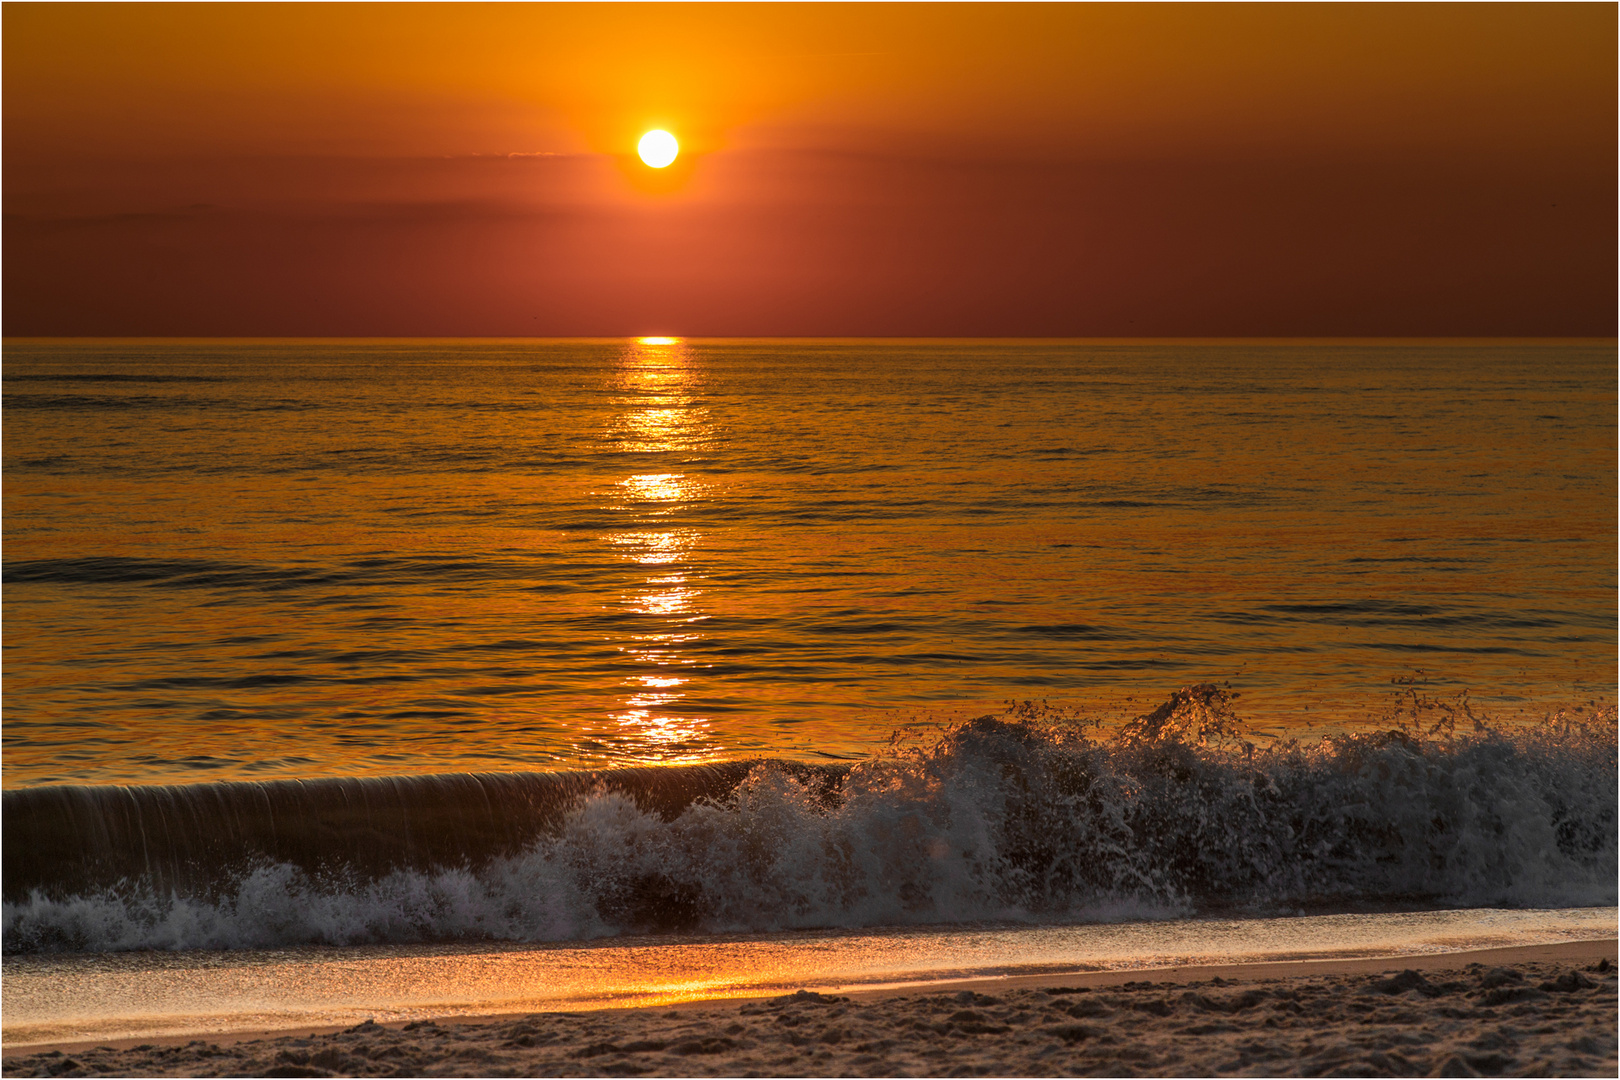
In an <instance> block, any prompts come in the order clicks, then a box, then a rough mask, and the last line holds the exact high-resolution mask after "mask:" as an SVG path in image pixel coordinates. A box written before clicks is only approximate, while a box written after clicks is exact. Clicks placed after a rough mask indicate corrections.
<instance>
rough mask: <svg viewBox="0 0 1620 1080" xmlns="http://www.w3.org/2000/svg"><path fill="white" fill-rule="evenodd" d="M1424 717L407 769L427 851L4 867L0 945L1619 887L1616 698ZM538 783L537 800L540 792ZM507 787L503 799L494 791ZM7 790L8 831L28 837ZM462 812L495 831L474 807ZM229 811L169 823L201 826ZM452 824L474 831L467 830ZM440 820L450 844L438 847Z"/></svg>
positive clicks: (1195, 695) (979, 735)
mask: <svg viewBox="0 0 1620 1080" xmlns="http://www.w3.org/2000/svg"><path fill="white" fill-rule="evenodd" d="M1413 712H1414V714H1416V713H1418V712H1419V710H1413ZM1426 715H1427V716H1428V720H1429V722H1427V723H1415V722H1410V721H1411V717H1410V716H1408V717H1407V718H1406V719H1407V720H1408V721H1409V722H1407V723H1406V724H1404V726H1401V727H1395V728H1391V729H1389V730H1385V731H1380V732H1375V733H1368V734H1360V735H1343V736H1337V737H1332V738H1327V739H1323V740H1321V741H1319V742H1317V743H1314V744H1309V745H1305V744H1300V743H1296V742H1287V743H1283V744H1272V745H1267V746H1256V745H1255V744H1254V743H1253V742H1252V741H1250V739H1249V738H1248V737H1246V735H1245V731H1244V727H1243V725H1242V724H1241V722H1240V721H1239V720H1238V719H1237V717H1236V716H1235V715H1234V714H1233V711H1232V700H1231V697H1230V696H1229V695H1228V694H1227V692H1226V691H1224V690H1222V689H1220V688H1218V687H1214V686H1209V685H1203V686H1195V687H1188V688H1186V689H1184V690H1182V691H1180V692H1178V693H1177V694H1175V695H1174V696H1173V697H1172V698H1171V699H1170V700H1169V701H1167V702H1166V703H1165V704H1164V705H1163V706H1161V707H1160V708H1159V709H1157V710H1155V711H1154V712H1152V713H1150V714H1148V715H1147V716H1144V717H1141V718H1140V719H1138V720H1136V721H1134V722H1132V723H1131V724H1128V725H1126V726H1125V727H1124V728H1123V729H1121V730H1120V731H1118V732H1117V733H1115V734H1114V735H1113V736H1112V737H1109V738H1103V737H1101V736H1100V735H1099V734H1098V732H1097V731H1096V730H1095V729H1093V728H1090V727H1088V726H1086V725H1083V724H1079V723H1074V722H1062V721H1052V720H1048V719H1045V718H1043V717H1040V716H1038V715H1035V714H1034V711H1033V710H1022V711H1021V710H1013V711H1010V712H1009V713H1007V714H1005V715H1002V716H987V717H981V718H979V719H977V720H972V721H969V722H967V723H964V724H961V725H958V726H955V727H953V728H950V729H948V730H946V731H944V732H943V733H942V734H940V735H939V736H938V737H937V738H935V739H934V740H932V741H931V742H924V743H921V744H912V745H908V746H903V747H900V748H897V749H896V750H894V751H893V752H892V753H889V754H886V755H883V756H880V757H877V758H873V759H871V760H868V761H865V762H861V763H859V764H857V765H854V766H852V767H851V768H849V769H848V771H847V772H844V771H842V770H838V769H816V768H811V767H806V766H802V765H796V764H790V763H781V762H763V763H758V764H753V765H747V766H743V767H740V768H739V767H735V766H734V767H732V768H731V769H726V768H716V767H705V768H707V769H708V770H709V771H708V772H690V771H687V772H686V775H685V777H684V779H677V774H680V773H682V772H683V770H626V771H624V772H622V773H620V774H603V775H599V776H596V777H594V778H593V779H589V780H588V781H587V779H585V778H581V777H579V776H575V777H574V778H573V779H572V780H570V781H568V782H567V783H563V782H562V781H557V780H555V779H553V780H550V781H547V782H546V783H545V784H540V783H538V782H536V783H534V784H530V785H529V786H528V787H524V786H523V785H522V784H521V783H520V782H519V781H518V780H516V779H511V780H509V781H508V787H507V788H501V787H500V786H499V785H498V784H493V783H491V784H485V783H478V784H466V783H463V784H462V786H461V787H460V788H454V790H459V791H462V792H463V795H464V797H465V798H466V799H467V800H470V801H471V802H476V803H478V805H480V806H483V807H484V808H485V810H484V811H482V813H483V814H484V816H483V817H482V818H479V817H478V816H477V815H473V816H472V817H467V815H466V814H463V816H462V817H460V818H458V817H456V816H455V815H454V814H451V815H449V816H445V815H446V814H447V813H448V812H449V811H448V809H447V807H449V806H450V805H451V803H453V801H454V800H453V799H451V797H450V795H448V794H446V793H447V792H449V791H451V790H452V788H446V787H444V786H443V785H440V786H438V787H432V786H427V787H420V786H419V788H414V787H411V786H409V785H406V786H404V787H397V786H396V787H395V788H394V789H392V790H394V791H395V793H396V796H398V793H399V792H405V793H407V794H409V793H410V792H413V791H417V790H419V789H420V790H422V791H436V792H438V793H439V794H438V796H436V797H438V798H440V799H441V805H438V806H437V809H436V810H435V812H434V813H433V814H432V815H429V817H428V818H422V817H420V816H418V817H416V818H413V819H411V820H412V821H413V822H414V824H413V826H412V827H413V828H417V829H421V828H424V827H426V826H427V824H428V823H429V822H430V821H432V820H439V821H442V822H444V823H446V833H447V835H446V836H441V837H439V838H437V840H436V842H435V845H430V847H431V850H432V851H433V852H436V853H438V854H434V855H433V857H432V858H424V853H426V852H427V851H428V850H429V849H427V848H423V849H421V850H417V851H415V852H414V855H413V853H412V852H411V851H407V850H406V849H405V848H400V847H398V846H397V845H396V846H395V848H394V849H393V850H395V852H396V855H397V856H398V857H396V858H393V859H392V860H391V862H390V864H389V865H387V866H386V867H384V866H379V865H375V864H374V865H370V866H366V865H360V864H358V863H354V862H344V861H342V860H333V859H326V860H321V859H313V858H305V859H304V860H303V864H302V865H300V864H296V863H294V862H290V861H287V860H279V861H278V860H272V859H268V858H263V857H261V858H259V859H258V860H257V861H256V862H255V861H254V860H252V859H251V858H248V856H247V854H246V853H242V852H239V853H238V855H237V857H235V858H225V857H224V856H223V855H221V854H219V853H220V851H221V850H222V849H220V848H219V847H218V846H217V845H215V846H214V847H212V848H210V847H208V846H207V845H203V846H201V847H198V848H197V849H196V850H198V851H204V850H208V851H212V852H214V857H218V858H221V859H222V860H223V861H222V862H221V863H220V864H219V865H218V866H215V867H212V868H204V869H205V870H208V873H203V872H200V871H198V872H193V873H191V874H190V876H189V877H186V876H185V875H181V877H184V878H185V880H188V881H190V882H191V884H190V885H189V886H187V887H181V886H180V885H178V884H176V882H177V881H179V880H180V878H173V879H165V878H163V877H162V876H161V875H158V876H155V877H154V876H140V875H126V876H124V877H123V878H121V879H120V880H118V881H116V882H111V883H105V884H101V885H97V886H94V887H89V888H64V887H62V885H61V883H53V882H50V881H34V882H29V883H26V886H25V887H24V888H22V889H21V890H18V891H14V886H15V884H16V883H15V882H14V881H12V880H8V881H7V882H6V886H7V900H6V902H5V904H4V931H3V936H4V948H5V950H6V952H8V953H24V952H37V951H50V950H97V951H104V950H118V949H137V948H168V949H174V948H251V947H267V946H276V945H290V944H300V943H331V944H363V943H370V942H424V941H447V940H507V941H555V940H571V939H582V938H590V937H598V936H604V935H611V934H616V933H633V932H731V931H773V930H784V929H791V928H810V927H860V926H878V925H905V924H949V923H958V922H965V921H977V920H1010V921H1062V922H1071V921H1087V920H1096V919H1111V918H1118V917H1125V916H1132V917H1143V916H1153V915H1181V914H1198V913H1208V912H1215V911H1222V912H1232V911H1245V912H1253V913H1274V912H1290V911H1297V910H1299V909H1301V908H1309V909H1311V910H1313V911H1336V910H1356V909H1364V908H1367V907H1389V906H1420V907H1421V906H1427V905H1447V906H1462V907H1471V906H1579V905H1591V904H1613V903H1615V900H1616V885H1615V882H1616V871H1617V860H1616V845H1617V840H1616V777H1617V770H1616V727H1615V716H1614V711H1613V710H1612V709H1608V710H1603V711H1600V712H1598V713H1595V714H1590V715H1586V716H1583V717H1580V718H1570V717H1560V718H1557V719H1555V720H1554V721H1550V722H1547V723H1544V724H1542V725H1540V726H1537V727H1533V728H1527V729H1514V730H1508V729H1501V728H1495V727H1492V726H1490V725H1489V724H1486V723H1483V722H1479V721H1477V720H1476V721H1474V722H1473V723H1472V727H1473V730H1467V731H1463V732H1459V731H1458V730H1456V729H1457V727H1458V726H1464V727H1466V726H1469V725H1458V724H1456V723H1455V720H1456V718H1457V716H1458V715H1459V714H1458V713H1457V711H1456V710H1451V711H1449V712H1447V711H1445V710H1441V711H1440V712H1439V713H1438V714H1435V713H1433V712H1431V713H1429V714H1426ZM1435 715H1439V717H1440V722H1438V723H1435V722H1433V720H1434V716H1435ZM1461 715H1463V716H1464V718H1465V719H1471V716H1469V715H1468V714H1466V710H1464V712H1463V713H1462V714H1461ZM548 785H549V786H548ZM217 786H219V785H216V787H217ZM225 786H226V787H229V786H230V785H225ZM128 790H136V789H128ZM334 790H336V789H334ZM355 790H356V791H360V792H361V793H362V794H367V795H368V797H370V796H376V795H377V792H380V791H382V790H383V789H382V788H377V789H376V791H373V790H372V789H371V788H361V789H355ZM541 790H544V791H547V792H551V793H552V794H551V795H548V796H547V798H546V799H541V800H536V799H535V798H533V797H531V796H532V795H533V792H535V791H541ZM502 791H505V792H507V794H508V795H509V796H511V797H510V798H508V800H507V801H506V802H505V803H499V802H491V800H492V799H493V798H495V797H496V795H499V793H500V792H502ZM518 791H522V792H528V793H529V794H528V795H525V796H524V798H526V799H528V801H527V802H525V801H524V798H518V797H517V796H515V795H511V793H512V792H518ZM492 792H494V793H496V795H492V794H491V793H492ZM655 792H656V793H661V794H659V795H658V796H657V797H654V794H653V793H655ZM11 794H12V793H8V804H7V813H8V821H7V826H8V835H7V846H8V848H9V847H11V846H12V845H14V844H15V843H17V842H19V840H22V839H24V838H21V837H20V836H19V835H18V833H17V832H15V831H14V828H15V824H16V823H15V822H14V821H13V820H11V817H10V815H11V808H12V805H13V804H12V802H11V801H9V800H10V796H11ZM19 794H21V793H19ZM351 794H352V793H351ZM214 797H216V798H219V797H224V796H214ZM443 800H450V801H449V802H443ZM682 800H685V801H682ZM343 802H344V804H345V805H347V806H349V811H348V814H349V816H348V818H346V819H345V820H346V822H347V824H346V825H345V828H348V829H351V830H354V829H358V830H360V833H359V835H362V836H363V835H366V834H367V833H366V830H370V831H371V833H372V834H374V835H376V836H378V837H382V838H384V839H386V835H387V829H388V828H389V823H390V822H393V823H394V824H395V826H396V827H397V825H398V822H399V821H400V820H402V819H401V818H400V814H401V809H400V806H399V805H398V797H396V798H395V799H394V800H393V801H389V800H386V799H385V800H382V801H381V802H375V801H373V802H366V800H361V803H363V804H364V805H360V806H359V807H358V809H357V808H356V806H355V799H354V798H353V797H345V799H344V800H343ZM368 806H369V807H371V810H368V809H367V807H368ZM525 806H527V807H528V809H527V810H524V809H523V808H524V807H525ZM492 810H498V811H499V812H498V813H493V812H492ZM373 812H374V814H375V820H373V819H372V818H368V817H367V815H368V813H373ZM321 813H325V814H326V817H324V818H321V820H320V821H316V822H298V821H288V820H283V821H281V822H280V823H279V829H280V830H281V833H280V834H279V835H282V836H291V835H297V836H298V839H297V843H296V845H295V846H297V847H298V849H299V850H300V851H302V852H304V853H305V855H308V854H309V851H310V845H314V846H316V847H318V846H319V840H320V837H322V836H323V835H324V836H328V837H332V836H334V835H335V834H334V832H333V830H332V828H331V827H330V821H331V814H330V809H329V808H328V810H326V811H321ZM469 813H470V812H469ZM524 813H527V814H528V815H529V817H528V818H527V819H526V822H525V821H520V820H517V818H518V817H521V816H522V815H523V814H524ZM317 816H319V815H317ZM406 816H407V817H409V815H406ZM475 819H476V820H479V821H484V822H485V825H486V826H487V827H480V828H476V829H472V828H470V827H468V826H466V824H465V823H466V821H471V820H475ZM222 821H223V819H222V818H218V817H215V818H213V819H207V818H197V819H195V820H193V821H190V822H180V823H173V824H174V827H177V828H181V829H182V830H184V829H194V830H205V831H206V830H208V829H210V828H223V827H224V825H222V824H221V822H222ZM457 822H460V823H461V826H460V827H463V828H469V831H467V832H466V833H465V834H459V835H458V834H457V832H456V828H457V827H458V826H457V825H456V823H457ZM89 824H90V825H93V824H95V823H89ZM496 826H498V828H495V827H496ZM85 827H86V828H87V829H89V825H85ZM490 828H495V833H494V834H492V833H491V832H490ZM301 829H302V831H300V830H301ZM514 830H515V831H514ZM525 830H527V832H525ZM90 831H93V830H90ZM88 834H89V833H88V832H87V834H86V835H88ZM496 834H498V838H499V841H498V843H494V844H493V846H491V844H492V842H491V841H490V839H489V837H490V836H491V835H496ZM256 835H257V834H256ZM520 835H521V836H526V837H527V839H525V840H524V841H523V842H522V844H521V845H519V846H518V847H516V848H513V847H512V846H511V845H512V844H513V839H512V838H513V837H514V836H520ZM457 839H459V840H460V841H462V842H463V845H462V848H461V850H460V853H459V857H457V858H454V859H445V858H444V857H443V855H442V852H443V851H444V850H445V844H446V843H448V842H450V841H452V840H457ZM334 842H335V841H334ZM387 846H388V845H387V844H386V843H384V844H383V847H385V848H386V847H387ZM413 858H414V860H415V861H413ZM244 860H246V861H244ZM193 869H194V870H195V868H193ZM210 874H211V875H212V876H210ZM11 876H12V875H11V874H10V873H9V872H8V878H10V877H11ZM164 882H166V883H164Z"/></svg>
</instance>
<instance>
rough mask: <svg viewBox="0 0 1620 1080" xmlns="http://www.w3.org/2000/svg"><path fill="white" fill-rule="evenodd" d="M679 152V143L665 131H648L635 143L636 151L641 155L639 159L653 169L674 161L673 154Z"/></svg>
mask: <svg viewBox="0 0 1620 1080" xmlns="http://www.w3.org/2000/svg"><path fill="white" fill-rule="evenodd" d="M680 152H681V147H680V144H679V143H677V142H676V141H675V136H673V135H671V134H670V133H669V132H667V131H649V132H647V134H645V135H643V136H642V137H641V142H639V143H637V144H636V153H638V154H640V155H641V160H642V161H645V162H646V163H647V164H648V165H651V166H652V167H653V168H655V169H662V168H663V167H664V166H665V165H668V164H669V163H670V162H672V161H674V160H675V155H676V154H678V153H680Z"/></svg>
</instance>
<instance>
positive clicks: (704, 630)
mask: <svg viewBox="0 0 1620 1080" xmlns="http://www.w3.org/2000/svg"><path fill="white" fill-rule="evenodd" d="M4 374H5V425H4V457H5V477H6V484H5V553H4V579H5V590H4V602H5V622H6V641H5V727H4V750H5V753H4V782H5V786H6V788H7V789H8V790H10V789H15V788H20V787H28V786H36V785H50V784H108V783H136V784H174V783H184V782H193V781H199V780H258V779H268V778H288V779H309V778H313V777H344V776H363V775H370V776H384V775H399V774H411V773H421V774H447V773H467V772H488V771H512V772H535V771H553V770H580V769H602V768H615V767H634V766H642V765H650V764H682V763H684V764H695V763H703V762H717V761H743V760H750V759H759V758H780V759H797V760H805V761H815V760H820V761H836V762H844V763H850V762H856V761H860V760H863V759H865V758H867V757H868V756H870V755H871V754H872V753H873V752H874V751H876V750H877V749H879V748H881V747H883V746H884V745H886V744H887V741H888V739H889V737H890V735H891V734H892V733H893V732H894V731H895V730H896V728H898V727H900V726H902V725H905V724H908V723H913V722H918V721H927V720H933V719H937V720H959V719H965V718H968V717H972V716H977V715H982V714H984V713H990V712H999V711H1000V710H1002V709H1004V708H1005V706H1006V703H1007V702H1008V701H1010V700H1011V701H1023V700H1026V699H1035V700H1045V701H1047V702H1049V703H1051V704H1052V705H1053V706H1054V707H1068V708H1071V709H1075V710H1079V711H1082V712H1083V711H1086V710H1091V711H1092V712H1094V713H1096V714H1097V715H1105V714H1106V715H1109V716H1113V717H1115V718H1116V719H1125V718H1129V717H1130V716H1134V715H1139V714H1140V713H1141V712H1144V711H1146V710H1147V709H1150V708H1152V707H1153V706H1154V705H1156V704H1157V703H1159V702H1161V701H1163V700H1164V699H1165V697H1166V696H1167V695H1168V694H1169V693H1170V692H1171V691H1173V690H1175V689H1176V688H1177V687H1179V686H1183V685H1189V684H1194V683H1199V682H1205V681H1215V682H1222V683H1228V682H1229V683H1230V684H1231V686H1232V688H1233V690H1234V691H1235V692H1240V693H1241V694H1242V695H1243V697H1242V701H1241V707H1242V711H1243V714H1244V716H1245V718H1246V720H1247V721H1248V722H1249V723H1250V724H1251V725H1252V726H1253V727H1254V728H1255V729H1256V730H1258V731H1262V732H1264V733H1266V734H1269V735H1272V736H1277V737H1288V736H1295V735H1298V736H1305V737H1309V736H1312V735H1317V734H1322V733H1327V732H1333V731H1338V730H1344V729H1346V728H1350V729H1355V728H1357V725H1361V726H1362V727H1365V726H1367V724H1368V723H1369V718H1373V719H1376V718H1377V717H1378V715H1379V714H1380V713H1381V712H1383V711H1385V710H1386V709H1387V708H1388V706H1389V704H1390V701H1391V696H1390V695H1391V693H1392V691H1401V690H1406V689H1408V688H1409V687H1408V685H1406V684H1407V683H1415V684H1416V685H1418V686H1420V687H1421V688H1422V691H1423V692H1424V693H1426V694H1430V695H1439V696H1454V695H1456V694H1458V693H1460V692H1461V691H1463V690H1465V689H1466V690H1469V691H1470V692H1471V694H1472V697H1471V701H1472V703H1473V707H1475V708H1476V709H1479V710H1483V711H1484V712H1486V713H1488V714H1489V715H1491V716H1492V717H1494V718H1498V719H1502V718H1514V717H1519V718H1528V719H1536V718H1539V717H1540V716H1542V715H1545V714H1546V713H1548V712H1553V711H1556V710H1558V709H1561V708H1567V707H1574V706H1580V707H1589V706H1590V703H1594V702H1600V701H1602V700H1606V699H1610V698H1612V696H1613V692H1614V680H1615V613H1616V609H1615V560H1614V550H1615V541H1616V528H1615V505H1616V483H1615V468H1614V462H1615V451H1616V442H1615V410H1616V386H1615V358H1614V351H1613V348H1612V347H1611V346H1608V345H1601V344H1597V345H1582V344H1558V343H1532V344H1522V343H1508V342H1502V343H1472V344H1446V343H1426V344H1349V343H1340V344H1316V345H1310V344H1283V343H1271V344H1242V343H1210V344H1192V343H1188V344H1151V343H1140V344H1128V343H1127V344H1104V343H1087V342H1068V343H1008V342H993V343H971V342H955V343H916V342H911V343H908V342H853V341H830V342H829V341H823V342H782V341H768V342H743V341H712V342H710V341H692V342H681V341H647V342H623V341H617V342H555V341H509V342H496V341H484V342H480V341H465V342H433V341H408V342H370V343H367V342H338V343H332V342H328V343H308V342H290V341H282V342H258V343H255V342H231V343H185V344H182V343H170V344H164V343H154V342H114V343H106V342H103V343H72V342H57V343H28V342H13V343H10V344H8V346H7V348H6V353H5V371H4ZM1392 680H1403V683H1402V685H1398V686H1392V685H1391V683H1392ZM1373 726H1377V725H1376V724H1374V725H1373Z"/></svg>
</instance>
